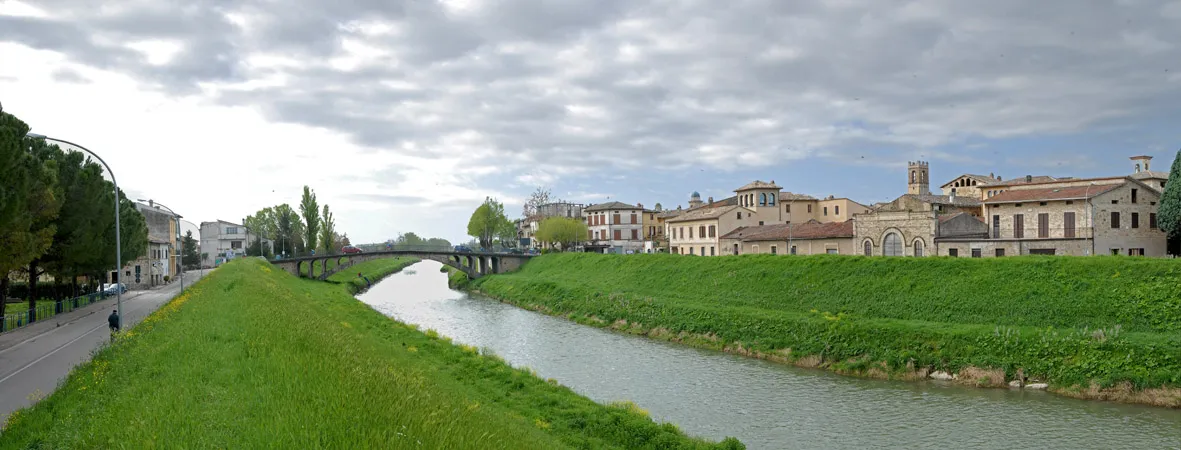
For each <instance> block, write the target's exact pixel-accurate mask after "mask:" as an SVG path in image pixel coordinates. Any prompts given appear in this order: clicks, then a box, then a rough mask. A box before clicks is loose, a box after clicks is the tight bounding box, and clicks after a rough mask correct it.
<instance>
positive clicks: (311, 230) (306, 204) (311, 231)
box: [299, 186, 320, 250]
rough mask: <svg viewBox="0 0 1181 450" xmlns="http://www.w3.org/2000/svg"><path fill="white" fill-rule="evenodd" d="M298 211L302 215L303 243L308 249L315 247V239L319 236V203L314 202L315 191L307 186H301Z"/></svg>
mask: <svg viewBox="0 0 1181 450" xmlns="http://www.w3.org/2000/svg"><path fill="white" fill-rule="evenodd" d="M299 211H300V214H301V215H302V216H303V224H304V229H303V237H304V240H303V242H304V245H306V246H307V248H308V249H309V250H312V249H315V248H316V240H317V239H319V238H320V205H319V204H318V203H316V192H315V191H312V190H311V189H310V188H308V187H307V186H304V187H303V199H302V200H300V202H299Z"/></svg>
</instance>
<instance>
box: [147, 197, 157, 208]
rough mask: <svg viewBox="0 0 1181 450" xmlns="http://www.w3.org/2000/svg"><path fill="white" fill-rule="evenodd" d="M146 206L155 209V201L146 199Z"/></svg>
mask: <svg viewBox="0 0 1181 450" xmlns="http://www.w3.org/2000/svg"><path fill="white" fill-rule="evenodd" d="M148 206H151V207H153V208H155V207H156V201H155V200H152V199H148Z"/></svg>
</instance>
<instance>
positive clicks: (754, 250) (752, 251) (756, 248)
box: [750, 245, 759, 255]
mask: <svg viewBox="0 0 1181 450" xmlns="http://www.w3.org/2000/svg"><path fill="white" fill-rule="evenodd" d="M750 249H751V253H754V254H756V255H757V254H759V246H758V245H752V246H751V247H750Z"/></svg>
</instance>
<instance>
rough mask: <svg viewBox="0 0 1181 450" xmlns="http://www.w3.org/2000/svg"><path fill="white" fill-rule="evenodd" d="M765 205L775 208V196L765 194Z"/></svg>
mask: <svg viewBox="0 0 1181 450" xmlns="http://www.w3.org/2000/svg"><path fill="white" fill-rule="evenodd" d="M767 204H768V205H771V206H775V194H767Z"/></svg>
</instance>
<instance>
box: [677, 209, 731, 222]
mask: <svg viewBox="0 0 1181 450" xmlns="http://www.w3.org/2000/svg"><path fill="white" fill-rule="evenodd" d="M737 209H745V208H742V207H741V206H723V207H720V208H699V209H694V210H692V211H689V212H686V213H685V214H682V215H680V216H678V217H676V218H673V219H669V220H667V222H688V221H691V220H705V219H716V218H718V217H722V215H724V214H727V213H730V212H733V211H734V210H737Z"/></svg>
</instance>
